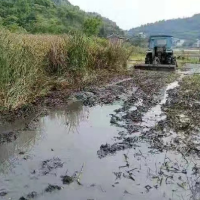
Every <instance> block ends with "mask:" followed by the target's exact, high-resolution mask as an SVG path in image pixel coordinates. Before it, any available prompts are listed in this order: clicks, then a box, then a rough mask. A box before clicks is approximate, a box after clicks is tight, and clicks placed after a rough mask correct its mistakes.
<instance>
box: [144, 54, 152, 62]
mask: <svg viewBox="0 0 200 200" xmlns="http://www.w3.org/2000/svg"><path fill="white" fill-rule="evenodd" d="M145 64H152V63H151V55H146V58H145Z"/></svg>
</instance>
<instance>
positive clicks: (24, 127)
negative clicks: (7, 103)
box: [0, 102, 89, 172]
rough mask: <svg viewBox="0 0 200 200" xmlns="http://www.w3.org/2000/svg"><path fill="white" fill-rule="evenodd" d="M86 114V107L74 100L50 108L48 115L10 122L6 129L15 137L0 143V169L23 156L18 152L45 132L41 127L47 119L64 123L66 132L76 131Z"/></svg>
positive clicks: (87, 114) (6, 167)
mask: <svg viewBox="0 0 200 200" xmlns="http://www.w3.org/2000/svg"><path fill="white" fill-rule="evenodd" d="M88 116H89V110H88V108H86V107H84V106H82V104H81V103H79V102H76V103H73V104H71V105H69V106H68V107H66V108H62V109H60V110H52V111H51V112H50V114H49V115H48V116H46V117H42V118H41V119H39V120H35V118H34V117H32V118H31V119H29V120H26V121H23V122H18V123H15V124H14V123H13V125H12V124H10V127H12V129H10V128H9V129H6V131H8V130H9V131H13V132H16V135H17V138H16V140H13V141H12V142H9V143H4V144H0V171H1V172H2V170H3V171H4V170H5V169H9V168H10V167H12V166H11V163H13V161H14V160H17V159H18V157H19V156H20V157H21V156H25V155H20V153H26V152H28V151H30V150H31V149H32V148H33V147H34V146H35V144H36V142H37V141H38V140H40V139H41V138H42V137H43V135H45V134H46V132H45V131H43V129H45V126H48V123H49V121H50V123H54V122H59V123H61V126H63V125H65V126H66V129H67V130H68V132H75V131H76V132H77V127H78V126H79V124H80V122H81V121H84V120H86V119H87V118H88ZM19 124H20V126H19Z"/></svg>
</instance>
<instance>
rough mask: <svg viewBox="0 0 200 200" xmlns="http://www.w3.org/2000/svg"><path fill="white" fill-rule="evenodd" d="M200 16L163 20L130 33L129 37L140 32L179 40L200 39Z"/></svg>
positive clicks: (132, 30) (134, 29)
mask: <svg viewBox="0 0 200 200" xmlns="http://www.w3.org/2000/svg"><path fill="white" fill-rule="evenodd" d="M199 27H200V14H196V15H194V16H192V17H188V18H181V19H172V20H166V21H165V20H162V21H158V22H156V23H150V24H146V25H143V26H140V27H137V28H133V29H131V30H129V31H128V35H129V36H133V35H135V34H138V33H140V32H144V33H145V34H147V35H152V34H170V35H173V36H174V37H177V38H182V39H187V40H195V39H197V38H200V32H199Z"/></svg>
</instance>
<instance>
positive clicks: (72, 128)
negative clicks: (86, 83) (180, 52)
mask: <svg viewBox="0 0 200 200" xmlns="http://www.w3.org/2000/svg"><path fill="white" fill-rule="evenodd" d="M195 73H198V66H197V65H187V66H186V67H185V69H184V68H183V69H181V70H179V71H178V72H176V73H174V72H152V71H148V72H146V71H135V73H134V74H133V76H132V77H131V78H128V79H124V80H117V81H116V82H115V83H112V84H109V85H107V86H103V87H100V88H97V87H88V88H87V89H85V90H84V91H81V92H80V91H79V92H76V93H73V94H72V95H70V97H68V102H71V103H70V104H68V105H64V106H62V107H59V108H55V109H53V108H51V109H49V110H46V111H45V112H42V113H41V114H36V115H30V116H29V117H28V119H26V120H24V119H23V120H21V121H20V120H18V121H15V122H12V123H11V122H10V123H8V124H6V125H5V124H2V126H1V128H0V130H1V132H2V135H1V137H0V161H1V164H0V199H1V198H2V199H17V200H18V199H21V200H23V199H39V200H44V199H49V200H51V199H52V200H53V199H69V200H70V199H75V200H76V199H77V200H79V199H86V200H87V199H98V200H110V199H116V200H117V199H119V200H123V199H124V200H129V199H140V200H143V199H144V200H145V199H150V200H151V199H152V200H153V199H159V200H160V199H167V200H169V199H171V200H179V199H185V200H189V199H192V200H198V199H199V198H200V179H199V177H200V162H199V156H200V148H199V144H200V140H199V130H200V129H199V128H200V127H199V125H198V120H199V116H200V115H199V111H200V106H199V103H198V98H199V94H198V92H196V93H195V95H193V96H191V95H192V94H193V93H187V90H190V88H186V86H187V84H185V81H186V79H185V78H187V77H189V76H192V75H193V74H195ZM188 94H190V95H189V97H190V98H189V97H188ZM191 97H192V98H191Z"/></svg>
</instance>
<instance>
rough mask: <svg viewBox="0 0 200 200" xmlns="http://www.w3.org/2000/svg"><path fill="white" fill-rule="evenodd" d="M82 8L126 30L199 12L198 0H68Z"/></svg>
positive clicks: (199, 3) (199, 2) (199, 4)
mask: <svg viewBox="0 0 200 200" xmlns="http://www.w3.org/2000/svg"><path fill="white" fill-rule="evenodd" d="M69 1H70V2H71V3H72V4H73V5H77V6H79V7H80V8H81V9H82V10H85V11H89V12H97V13H99V14H101V15H102V16H104V17H107V18H109V19H111V20H113V21H115V22H117V24H118V25H119V26H120V27H121V28H123V29H125V30H128V29H130V28H133V27H137V26H140V25H142V24H146V23H150V22H155V21H158V20H162V19H172V18H179V17H181V18H182V17H190V16H192V15H194V14H197V13H200V0H69Z"/></svg>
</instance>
